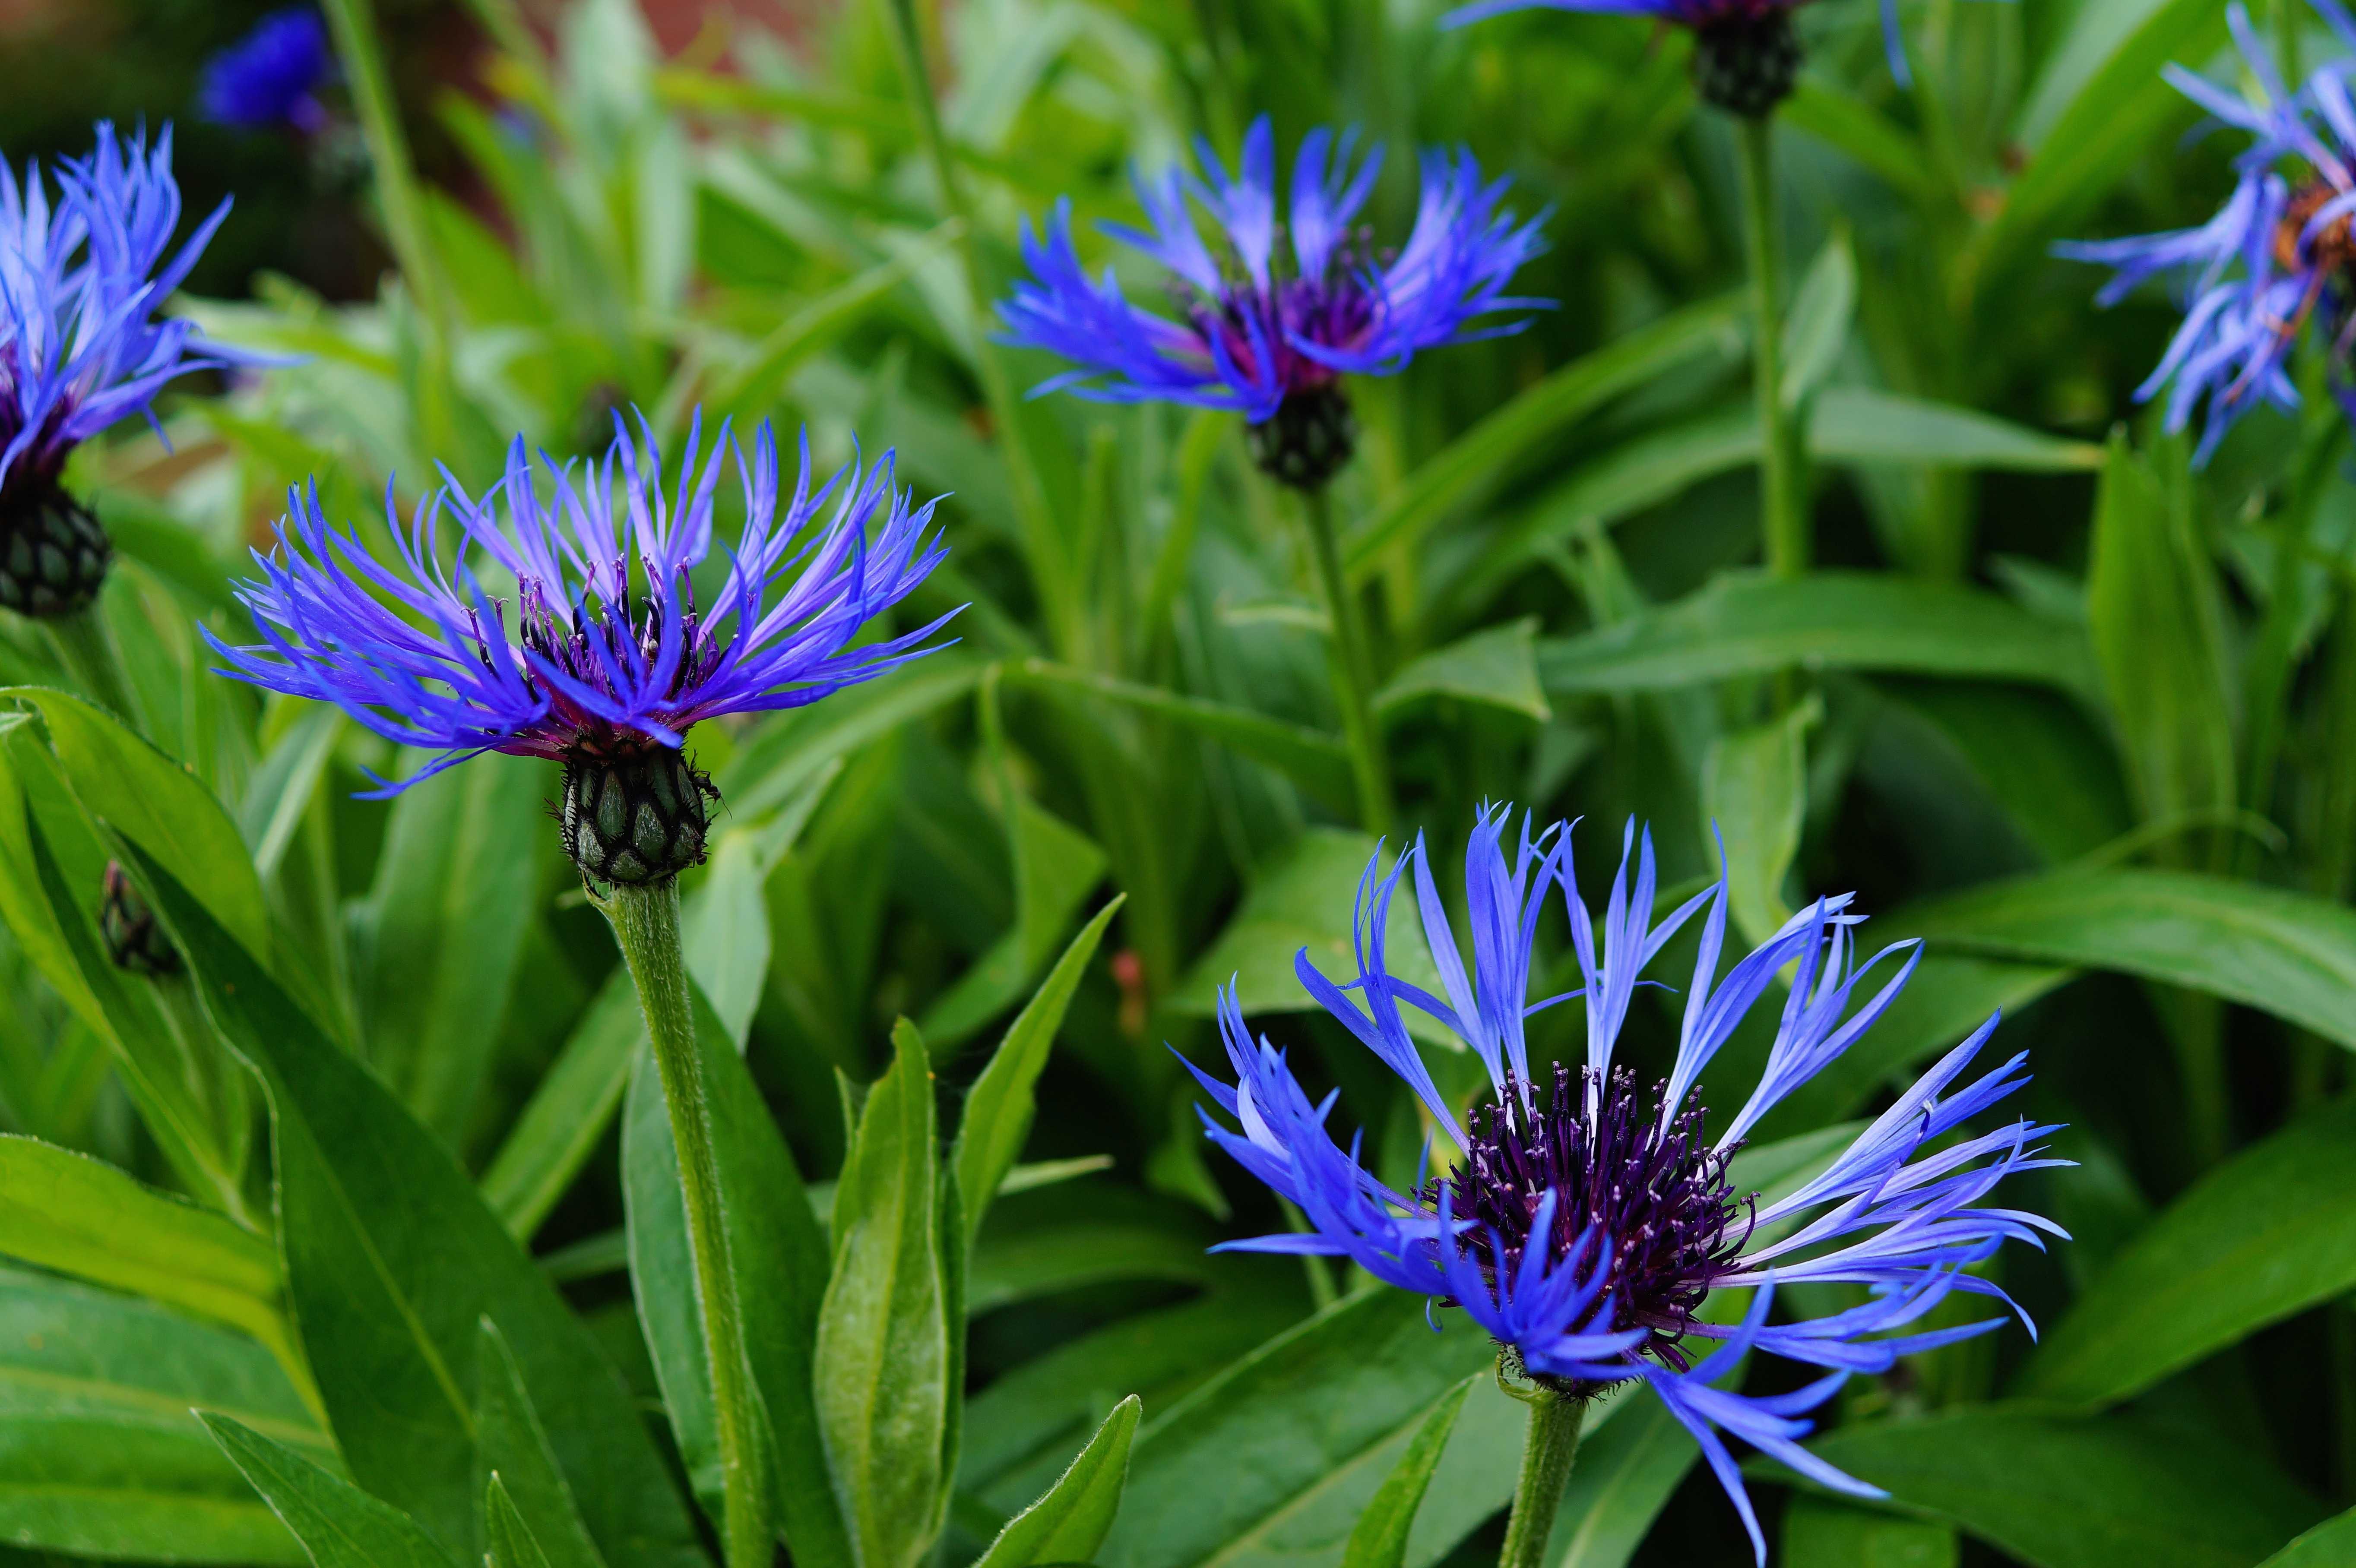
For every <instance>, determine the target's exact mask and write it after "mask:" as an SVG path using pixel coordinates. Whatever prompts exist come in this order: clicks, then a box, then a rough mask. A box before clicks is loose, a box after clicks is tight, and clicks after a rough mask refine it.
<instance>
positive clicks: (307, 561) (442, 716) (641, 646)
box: [206, 412, 948, 795]
mask: <svg viewBox="0 0 2356 1568" xmlns="http://www.w3.org/2000/svg"><path fill="white" fill-rule="evenodd" d="M701 422H702V421H701V413H700V412H699V414H698V416H697V419H696V421H695V425H694V428H693V429H691V432H690V433H689V436H688V441H687V447H686V450H685V452H684V453H682V455H681V456H680V462H679V468H678V480H677V484H676V485H675V486H672V487H670V488H669V491H668V493H666V485H665V480H664V474H663V463H662V458H661V456H660V454H659V452H658V450H657V448H656V445H655V442H654V436H653V433H652V432H651V431H650V430H648V428H646V426H645V424H644V421H641V423H640V432H639V434H638V436H637V438H636V439H633V437H632V436H631V435H630V434H629V432H627V430H626V428H625V427H624V426H623V424H622V421H621V420H620V418H619V416H618V415H617V416H616V420H615V430H616V439H615V441H614V443H613V445H612V446H611V448H609V449H608V450H607V452H606V453H605V457H604V458H603V460H602V461H598V462H592V463H587V464H581V465H579V466H578V467H577V468H576V466H575V465H574V464H569V463H568V464H565V465H564V466H562V468H559V467H558V466H557V465H556V464H555V463H554V462H553V460H552V459H551V458H549V457H548V456H547V455H546V454H545V453H543V454H542V455H541V460H540V470H539V472H538V473H535V471H534V469H533V466H532V464H531V460H530V456H529V455H528V454H527V453H526V451H525V447H524V443H523V440H522V438H521V437H518V438H517V440H516V442H515V443H514V445H513V446H512V447H510V448H509V453H508V462H507V471H506V474H505V475H504V476H503V477H502V478H501V479H500V480H499V481H498V483H497V484H496V485H493V486H492V487H491V488H490V489H489V490H488V491H487V492H486V493H485V494H484V495H483V496H481V498H480V499H477V498H474V497H470V496H467V495H466V492H465V491H464V490H463V489H461V488H460V487H459V485H457V483H456V481H455V480H453V479H450V477H449V475H447V473H446V471H445V473H444V481H445V483H444V487H443V488H442V489H441V490H440V491H439V492H438V493H436V494H435V495H434V496H431V497H428V498H427V499H425V500H423V501H421V502H420V503H419V504H418V507H417V508H416V512H415V514H414V516H413V517H412V519H411V521H410V522H409V524H408V526H407V527H406V528H403V526H402V522H401V518H400V516H399V514H398V512H397V511H396V510H395V509H394V507H393V504H392V495H391V487H390V486H388V487H387V490H386V496H385V510H386V523H387V528H388V530H389V532H390V534H391V543H392V546H393V549H394V552H395V556H396V558H397V565H389V564H387V563H385V562H383V561H380V560H378V559H377V557H376V556H375V555H373V554H371V553H370V551H369V548H368V546H367V545H366V544H364V543H363V542H362V541H361V540H360V539H359V536H358V535H357V534H355V533H353V532H349V531H345V530H339V529H337V528H334V527H333V526H331V525H330V524H329V523H328V522H327V519H326V518H325V517H323V516H322V515H321V513H320V510H319V498H318V491H317V487H316V484H315V485H313V486H312V487H311V489H310V490H309V491H308V492H307V493H304V492H300V491H297V492H292V493H290V494H289V496H288V503H289V507H290V516H289V517H287V518H286V519H284V521H282V522H281V523H280V525H279V528H278V541H279V544H278V549H275V550H273V552H272V553H271V554H270V555H268V556H266V557H265V556H263V555H262V554H261V553H260V552H258V551H257V552H256V554H255V557H254V559H255V560H256V561H257V562H258V563H259V564H260V566H261V568H262V577H261V578H260V580H258V581H245V582H242V583H241V584H240V585H239V588H238V592H239V596H240V597H241V599H242V600H243V601H244V602H245V603H246V605H247V606H248V608H250V609H251V610H252V613H253V616H254V620H255V624H257V626H258V627H259V628H260V630H261V633H262V638H263V642H262V644H260V645H252V646H246V647H232V646H230V645H228V644H226V643H223V642H222V641H221V640H220V638H218V637H214V636H213V635H212V634H211V633H210V632H209V631H208V632H207V633H206V636H207V637H208V639H209V640H210V641H211V643H212V646H213V649H214V651H215V652H216V653H218V654H220V656H221V657H223V658H224V659H226V660H228V661H229V665H230V668H229V669H227V670H225V671H223V672H222V673H224V674H228V675H231V676H234V677H237V678H239V679H242V680H247V681H251V682H252V683H253V684H254V685H256V686H261V687H266V688H269V689H271V690H273V691H283V692H287V693H291V694H293V695H295V696H298V697H308V698H313V699H317V700H319V701H322V702H332V703H334V704H336V705H337V706H338V707H340V708H342V709H344V710H345V711H346V712H347V713H349V714H350V715H351V716H352V717H353V718H354V719H356V720H359V722H360V723H362V724H364V725H366V726H367V727H368V728H369V730H371V731H375V732H376V733H377V734H379V735H382V736H384V737H385V738H386V739H388V740H391V741H398V742H400V743H401V744H403V745H409V746H420V747H425V748H429V749H433V750H437V751H440V752H443V753H444V754H443V755H442V756H441V757H440V758H438V759H436V760H435V761H434V763H431V764H430V765H429V766H427V767H426V768H424V769H423V770H421V771H420V772H418V773H415V774H413V775H412V776H411V777H410V778H409V779H407V780H406V781H404V782H403V783H402V784H382V781H379V783H380V784H382V787H381V788H380V789H379V790H378V791H376V792H375V793H376V794H377V795H391V794H395V793H398V792H399V791H400V790H402V789H405V788H407V787H408V786H409V785H410V784H415V783H417V782H418V780H420V779H422V778H424V777H427V776H429V775H430V774H432V773H437V772H439V771H441V770H442V769H443V768H444V767H448V766H450V765H451V764H453V763H458V762H463V761H465V760H466V758H468V757H471V756H475V755H477V754H479V753H481V752H508V753H509V754H511V755H517V756H534V757H552V758H559V759H563V760H565V761H567V762H568V763H570V762H573V761H575V760H578V759H581V758H584V757H590V758H598V759H610V758H624V759H627V758H631V757H642V756H648V755H650V754H652V753H654V752H657V751H658V750H661V749H668V750H669V751H670V752H677V751H678V749H679V748H680V744H681V741H682V738H683V736H684V735H685V733H686V731H687V730H688V728H689V727H690V726H691V725H693V724H695V723H697V722H698V721H699V720H705V719H711V718H715V717H717V716H719V715H721V714H724V713H750V712H758V711H763V710H766V709H779V708H795V707H799V706H801V705H802V704H805V703H809V702H815V701H817V700H818V699H820V698H822V697H825V696H827V695H828V694H829V693H830V692H834V691H838V690H840V689H841V688H843V687H846V686H850V685H852V684H855V683H857V682H859V681H863V680H870V679H873V677H876V676H879V675H882V674H883V673H884V672H885V671H886V670H889V669H892V668H894V667H897V666H899V665H901V664H904V663H905V662H907V661H908V660H910V659H912V658H915V657H917V656H919V655H920V654H922V653H924V652H926V651H929V650H926V649H925V648H922V647H920V646H919V645H920V644H922V643H923V642H924V641H925V640H926V638H927V637H929V636H930V635H932V634H933V633H934V632H935V631H937V629H938V628H939V627H940V625H941V624H942V623H943V622H945V621H947V620H948V616H946V615H945V616H943V617H941V619H940V620H938V621H935V622H933V623H932V624H929V625H926V626H923V627H920V628H918V629H917V630H916V631H913V632H909V633H907V634H905V635H901V636H897V637H891V638H887V639H884V640H882V641H878V642H872V643H866V644H855V639H856V638H857V637H858V636H859V635H860V633H861V632H862V630H863V629H864V628H865V627H866V624H867V623H868V622H869V621H870V620H871V619H872V618H873V617H874V616H875V615H877V614H880V613H883V611H885V610H887V609H889V608H891V607H892V606H893V605H894V604H896V603H899V602H900V601H901V600H902V599H904V598H905V597H906V596H907V595H908V593H909V592H912V591H913V590H914V589H915V588H916V585H917V584H918V583H920V582H922V581H924V579H925V577H926V574H927V573H928V572H930V571H932V569H933V568H934V567H935V566H936V565H937V564H938V562H939V561H940V560H941V557H942V555H943V553H944V551H943V549H942V546H941V544H940V541H939V536H938V534H937V532H928V529H929V528H930V526H931V523H932V517H933V508H934V507H935V505H936V504H937V503H935V502H930V501H928V502H926V503H925V504H924V505H923V506H921V507H916V506H912V505H911V502H912V499H913V497H912V496H911V494H910V493H909V492H906V491H902V490H898V489H895V488H894V467H893V457H892V453H888V452H887V453H884V454H883V458H882V460H881V461H879V462H877V463H876V464H873V466H871V467H868V468H866V469H865V470H863V471H862V468H861V467H860V465H859V464H857V463H855V462H854V463H853V464H851V466H850V467H847V468H845V469H843V470H842V471H841V473H838V474H837V475H834V477H833V478H831V479H830V480H828V481H827V482H826V484H825V485H821V486H819V488H818V489H817V490H816V491H815V492H813V491H812V489H811V479H810V464H809V443H808V441H807V439H805V441H804V443H803V446H802V453H801V472H800V476H799V478H798V480H797V482H796V484H795V485H794V488H793V491H792V493H791V494H790V495H789V496H780V495H779V490H778V468H777V448H776V438H775V435H774V434H773V432H771V430H770V428H769V426H768V425H767V424H766V422H765V423H763V424H762V426H761V427H760V430H759V432H757V434H756V435H755V439H754V443H753V452H752V454H751V456H750V457H749V458H748V457H747V456H746V455H745V453H744V449H743V447H742V446H741V445H739V444H738V443H735V442H734V441H732V440H730V439H729V436H728V434H727V432H726V430H725V428H724V427H723V431H722V432H721V435H720V438H719V440H717V441H715V442H714V443H712V447H711V450H710V452H709V453H702V430H701ZM723 454H728V455H733V457H734V468H735V471H736V475H737V477H738V479H739V481H740V483H741V485H742V487H743V494H744V528H743V532H742V534H741V536H740V537H739V539H738V540H737V543H736V546H735V548H734V549H733V550H729V549H727V547H725V546H723V547H722V548H723V550H727V556H728V560H727V568H726V572H725V576H724V580H723V581H722V583H721V585H720V587H719V590H718V592H717V593H716V594H715V595H714V598H713V602H712V606H711V608H710V609H709V610H699V608H698V607H697V604H696V601H695V592H694V588H693V585H692V583H691V573H692V572H693V571H695V570H696V569H697V568H698V567H700V566H702V565H703V564H704V563H705V562H706V560H707V559H708V558H709V557H710V556H711V553H712V542H713V511H714V501H713V492H714V489H715V488H716V486H717V485H718V484H719V481H720V477H721V467H722V460H723ZM617 473H618V481H617ZM543 481H544V483H543ZM445 520H446V521H451V522H455V524H456V525H457V535H458V537H457V539H456V548H455V556H454V557H453V558H452V559H450V560H447V561H445V560H444V558H443V557H442V555H441V554H440V553H439V549H440V545H441V541H442V539H443V538H444V534H443V531H442V530H443V524H444V521H445ZM486 578H487V579H489V583H488V584H486V581H484V580H485V579H486ZM502 591H509V592H512V593H513V595H514V600H513V604H512V609H513V612H514V622H513V625H512V626H510V624H509V609H510V604H509V601H508V600H507V599H506V598H504V597H498V596H495V595H498V594H499V593H501V592H502Z"/></svg>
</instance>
